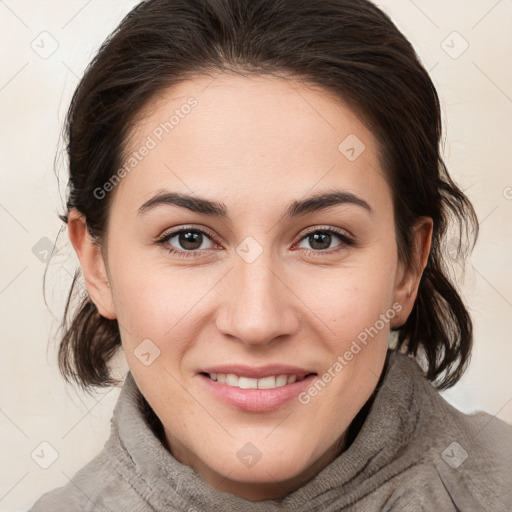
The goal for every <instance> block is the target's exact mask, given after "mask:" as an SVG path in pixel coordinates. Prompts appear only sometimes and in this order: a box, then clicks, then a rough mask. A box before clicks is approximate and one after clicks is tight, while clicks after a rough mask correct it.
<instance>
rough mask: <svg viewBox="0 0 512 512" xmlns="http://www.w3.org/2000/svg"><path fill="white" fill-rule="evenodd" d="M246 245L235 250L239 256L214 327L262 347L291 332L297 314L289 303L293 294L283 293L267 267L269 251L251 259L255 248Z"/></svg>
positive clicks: (276, 274) (279, 279)
mask: <svg viewBox="0 0 512 512" xmlns="http://www.w3.org/2000/svg"><path fill="white" fill-rule="evenodd" d="M248 244H249V245H248V246H247V247H244V245H243V243H242V244H240V246H239V247H238V248H237V252H238V251H240V254H241V256H240V258H238V257H237V261H236V262H235V266H234V268H233V270H232V272H230V282H229V284H228V286H229V287H230V289H231V292H230V295H231V297H230V300H229V301H227V303H226V304H227V305H226V306H225V310H224V311H223V312H222V314H221V315H220V317H219V320H218V322H217V327H218V329H219V330H221V331H222V332H223V333H224V334H229V335H232V336H235V337H236V338H238V339H240V340H241V341H243V342H244V343H245V344H247V345H262V344H266V343H270V342H271V341H272V340H274V339H275V338H276V337H278V336H282V335H286V334H291V333H293V332H294V331H295V329H296V328H297V326H298V320H297V318H298V315H297V313H296V312H294V308H293V304H292V301H291V298H292V296H293V294H291V293H290V292H289V291H288V292H287V291H286V290H287V288H286V286H285V284H284V283H283V282H282V281H284V279H283V277H281V276H279V270H278V269H277V270H275V269H273V268H272V266H271V259H272V258H271V254H270V250H269V249H267V250H265V251H263V250H262V249H263V248H261V249H260V251H258V252H259V254H258V255H257V256H255V254H256V253H255V246H254V245H253V246H252V247H251V245H250V244H251V242H250V241H249V242H248ZM244 249H246V251H245V252H244ZM249 254H250V255H251V256H250V257H247V255H249ZM274 266H275V265H274Z"/></svg>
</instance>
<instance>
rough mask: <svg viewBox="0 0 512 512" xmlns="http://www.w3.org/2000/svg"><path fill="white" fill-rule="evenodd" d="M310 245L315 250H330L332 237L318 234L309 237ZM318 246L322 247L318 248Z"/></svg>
mask: <svg viewBox="0 0 512 512" xmlns="http://www.w3.org/2000/svg"><path fill="white" fill-rule="evenodd" d="M309 243H310V244H311V247H313V249H318V250H322V249H328V248H329V246H330V245H331V235H330V234H329V233H324V232H318V233H313V234H311V235H309ZM318 244H319V245H320V246H321V247H318Z"/></svg>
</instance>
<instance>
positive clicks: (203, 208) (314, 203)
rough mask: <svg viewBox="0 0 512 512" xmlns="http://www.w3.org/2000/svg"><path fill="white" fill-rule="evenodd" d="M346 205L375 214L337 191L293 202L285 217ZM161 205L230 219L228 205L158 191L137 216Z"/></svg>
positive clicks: (360, 201)
mask: <svg viewBox="0 0 512 512" xmlns="http://www.w3.org/2000/svg"><path fill="white" fill-rule="evenodd" d="M345 204H349V205H354V206H358V207H361V208H363V209H364V210H366V211H367V212H368V213H369V214H373V210H372V208H371V206H370V205H369V204H368V203H367V202H366V201H365V200H364V199H362V198H361V197H358V196H356V195H355V194H353V193H352V192H348V191H343V190H335V191H332V192H325V193H322V194H315V195H313V196H310V197H308V198H306V199H301V200H299V201H293V202H292V203H291V204H290V205H289V206H288V208H287V209H286V211H285V214H284V217H285V218H288V219H290V218H294V217H299V216H301V215H305V214H306V213H313V212H317V211H320V210H324V209H326V208H330V207H331V206H338V205H345ZM160 205H173V206H179V207H181V208H187V209H188V210H190V211H193V212H196V213H201V214H203V215H209V216H211V217H219V218H221V219H227V218H228V217H229V216H228V210H227V208H226V205H225V204H223V203H219V202H217V201H211V200H209V199H205V198H202V197H197V196H190V195H186V194H180V193H177V192H167V191H165V190H160V191H158V192H157V194H156V195H155V196H154V197H152V198H151V199H149V200H148V201H146V202H145V203H144V204H143V205H142V206H141V207H140V208H139V210H138V212H137V215H138V216H139V215H142V214H144V213H146V212H148V211H150V210H152V209H154V208H156V207H157V206H160Z"/></svg>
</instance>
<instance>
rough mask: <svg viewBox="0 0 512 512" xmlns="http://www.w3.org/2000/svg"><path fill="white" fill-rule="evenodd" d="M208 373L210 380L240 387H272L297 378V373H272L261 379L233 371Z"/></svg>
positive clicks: (278, 386)
mask: <svg viewBox="0 0 512 512" xmlns="http://www.w3.org/2000/svg"><path fill="white" fill-rule="evenodd" d="M208 375H209V376H210V379H212V380H216V381H218V382H222V383H225V384H227V385H228V386H232V387H235V388H240V389H274V388H280V387H282V386H286V384H293V383H294V382H296V381H297V380H299V379H298V378H297V375H273V376H270V377H263V378H261V379H251V378H249V377H239V376H238V375H235V374H233V373H228V374H225V373H210V374H208ZM300 380H302V379H300Z"/></svg>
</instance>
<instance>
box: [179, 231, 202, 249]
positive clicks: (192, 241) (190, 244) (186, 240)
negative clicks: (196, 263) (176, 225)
mask: <svg viewBox="0 0 512 512" xmlns="http://www.w3.org/2000/svg"><path fill="white" fill-rule="evenodd" d="M201 237H202V235H201V233H197V232H195V231H187V232H185V233H180V235H179V242H180V245H181V246H182V247H183V249H189V250H192V249H198V248H199V247H201V242H202V240H201ZM198 241H199V243H198Z"/></svg>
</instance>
